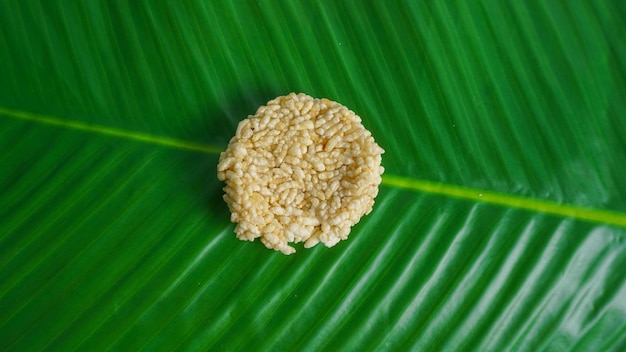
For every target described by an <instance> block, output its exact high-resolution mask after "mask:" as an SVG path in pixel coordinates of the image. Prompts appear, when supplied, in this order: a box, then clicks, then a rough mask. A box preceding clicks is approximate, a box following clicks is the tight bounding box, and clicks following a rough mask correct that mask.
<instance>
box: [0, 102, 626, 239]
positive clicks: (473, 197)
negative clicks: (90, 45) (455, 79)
mask: <svg viewBox="0 0 626 352" xmlns="http://www.w3.org/2000/svg"><path fill="white" fill-rule="evenodd" d="M0 115H4V116H6V117H9V118H14V119H19V120H25V121H31V122H35V123H39V124H44V125H51V126H57V127H61V128H66V129H73V130H79V131H85V132H90V133H95V134H100V135H106V136H113V137H117V138H123V139H128V140H133V141H138V142H143V143H148V144H153V145H160V146H165V147H168V148H175V149H182V150H189V151H194V152H201V153H207V154H219V153H221V152H222V150H223V149H222V148H219V147H215V146H211V145H207V144H203V143H198V142H192V141H187V140H182V139H176V138H170V137H163V136H157V135H153V134H149V133H144V132H137V131H127V130H123V129H118V128H114V127H108V126H103V125H98V124H92V123H85V122H80V121H74V120H67V119H63V118H59V117H55V116H48V115H42V114H36V113H31V112H26V111H20V110H14V109H9V108H5V107H2V106H0ZM382 184H383V185H385V186H387V187H393V188H400V189H405V190H410V191H416V192H424V193H430V194H436V195H441V196H444V197H449V198H457V199H464V200H470V201H475V202H482V203H490V204H495V205H498V206H502V207H508V208H516V209H523V210H528V211H533V212H539V213H546V214H550V215H556V216H561V217H568V218H574V219H577V220H583V221H588V222H595V223H603V224H609V225H616V226H620V227H626V213H622V212H617V211H612V210H607V209H597V208H588V207H580V206H576V205H572V204H563V203H557V202H554V201H549V200H545V199H536V198H530V197H522V196H517V195H513V194H508V193H501V192H494V191H490V190H483V189H477V188H471V187H464V186H459V185H453V184H447V183H440V182H433V181H427V180H421V179H417V178H412V177H407V176H401V175H391V174H384V175H383V181H382Z"/></svg>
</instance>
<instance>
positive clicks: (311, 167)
mask: <svg viewBox="0 0 626 352" xmlns="http://www.w3.org/2000/svg"><path fill="white" fill-rule="evenodd" d="M383 153H384V150H383V149H382V148H380V147H379V146H378V145H377V144H376V142H375V141H374V138H372V135H371V133H370V132H369V131H368V130H366V129H365V128H364V127H363V125H362V124H361V118H360V117H359V116H357V115H356V114H355V113H354V112H353V111H351V110H349V109H348V108H346V107H345V106H343V105H341V104H339V103H336V102H333V101H330V100H328V99H315V98H312V97H310V96H308V95H306V94H302V93H300V94H295V93H291V94H289V95H286V96H281V97H277V98H276V99H274V100H271V101H269V102H268V103H267V105H265V106H261V107H260V108H259V109H258V110H257V112H256V114H254V115H253V116H252V115H251V116H248V118H246V119H244V120H243V121H241V122H240V123H239V126H238V127H237V132H236V134H235V136H234V137H233V138H232V139H231V140H230V143H229V144H228V148H227V149H226V151H224V152H223V153H221V155H220V160H219V164H218V166H217V177H218V179H220V180H221V181H225V182H226V186H225V187H224V191H225V192H226V194H225V195H224V200H225V201H226V203H227V204H228V207H229V209H230V211H231V221H233V222H236V223H237V226H236V228H235V232H236V234H237V237H238V238H239V239H241V240H248V241H253V240H254V239H255V238H259V237H260V238H261V242H263V244H264V245H265V246H266V247H267V248H272V249H274V250H278V251H281V252H282V253H284V254H292V253H294V252H295V249H294V248H293V247H291V246H289V242H292V243H297V242H305V243H304V247H305V248H310V247H312V246H314V245H316V244H317V243H318V242H322V243H324V245H326V246H327V247H332V246H334V245H335V244H337V242H339V241H340V240H345V239H346V238H347V237H348V234H349V233H350V228H351V227H352V225H354V224H356V223H357V222H359V220H360V219H361V217H362V216H363V215H366V214H369V213H370V212H371V210H372V206H373V205H374V198H375V197H376V195H377V194H378V185H379V184H380V182H381V175H382V173H383V171H384V168H383V167H382V166H381V154H383Z"/></svg>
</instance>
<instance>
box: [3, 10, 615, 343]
mask: <svg viewBox="0 0 626 352" xmlns="http://www.w3.org/2000/svg"><path fill="white" fill-rule="evenodd" d="M625 18H626V6H625V5H623V4H622V2H619V1H590V2H589V1H588V2H578V1H574V2H567V3H566V2H549V1H526V2H513V1H505V2H502V1H470V2H465V1H460V2H441V1H424V2H422V1H407V2H400V1H391V2H384V3H383V2H375V1H366V2H348V1H346V2H335V1H322V2H278V1H256V2H209V1H185V2H158V3H157V2H148V1H133V2H121V1H120V2H98V1H91V2H83V3H82V4H78V5H75V4H70V3H69V2H62V1H48V2H34V1H2V2H0V79H1V84H0V150H2V152H1V153H0V171H1V172H0V312H1V313H0V350H3V351H5V350H8V351H12V350H13V351H37V350H58V351H71V350H83V351H97V350H108V349H113V350H125V351H134V350H142V349H145V350H168V351H169V350H175V349H180V350H233V351H234V350H242V351H251V350H275V351H278V350H281V351H282V350H298V351H307V350H309V351H318V350H333V351H336V350H345V351H350V350H355V351H356V350H389V351H399V350H413V351H425V350H450V351H453V350H463V351H466V350H479V351H489V350H491V351H505V350H514V351H537V350H554V351H560V350H580V351H605V350H614V351H620V350H624V349H626V280H625V278H624V274H623V273H624V269H623V268H624V266H625V265H626V241H625V239H626V178H625V177H624V175H625V174H626V104H624V97H626V46H625V45H624V44H623V38H626V22H625V20H624V19H625ZM291 91H295V92H305V93H307V94H310V95H312V96H315V97H327V98H329V99H332V100H336V101H338V102H341V103H342V104H344V105H346V106H348V107H350V108H351V109H353V110H354V111H355V112H356V113H357V114H359V115H360V116H361V117H362V119H363V123H364V125H365V126H366V127H367V128H369V129H370V130H371V131H372V134H373V135H374V137H375V138H376V141H377V142H378V143H379V144H380V145H381V146H382V147H383V148H385V150H386V154H385V155H384V158H383V164H384V166H385V168H386V170H387V171H386V174H385V176H384V180H383V185H382V186H381V190H380V195H379V196H378V198H377V201H376V205H375V208H374V211H373V212H372V213H371V214H370V215H368V216H366V217H365V218H363V219H362V221H361V222H360V223H359V224H357V225H356V226H355V227H354V229H353V231H352V233H351V236H350V238H349V240H348V241H343V242H340V243H339V244H338V245H336V246H335V247H333V248H331V249H327V248H323V247H321V246H318V247H315V248H313V249H310V250H305V249H304V248H302V247H301V246H299V247H297V250H298V251H297V253H296V254H294V255H292V256H288V257H287V256H283V255H282V254H280V253H277V252H274V251H270V250H267V249H265V248H264V247H263V246H262V245H261V244H260V243H259V242H254V243H249V242H241V241H238V240H237V239H236V238H235V235H234V233H233V228H234V226H233V225H232V224H231V223H230V221H229V213H228V209H227V207H226V205H225V204H224V202H223V201H222V199H221V196H222V190H221V188H222V187H223V184H222V183H220V182H219V181H218V180H217V178H216V175H215V174H216V170H215V168H216V165H217V160H218V157H219V151H220V150H222V149H223V148H224V147H225V146H226V144H227V143H228V140H229V139H230V138H231V136H232V135H233V134H234V131H235V127H236V125H237V123H238V121H239V120H241V119H243V118H245V117H246V116H247V115H248V114H252V113H254V112H255V110H256V108H257V107H258V106H260V105H263V104H264V103H265V102H266V101H268V100H270V99H272V98H274V97H275V96H278V95H284V94H287V93H289V92H291Z"/></svg>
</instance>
